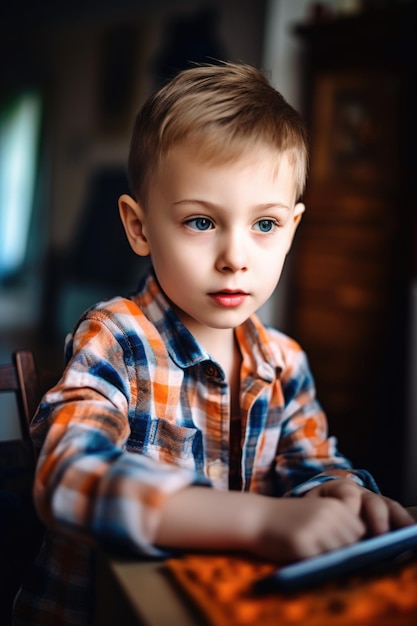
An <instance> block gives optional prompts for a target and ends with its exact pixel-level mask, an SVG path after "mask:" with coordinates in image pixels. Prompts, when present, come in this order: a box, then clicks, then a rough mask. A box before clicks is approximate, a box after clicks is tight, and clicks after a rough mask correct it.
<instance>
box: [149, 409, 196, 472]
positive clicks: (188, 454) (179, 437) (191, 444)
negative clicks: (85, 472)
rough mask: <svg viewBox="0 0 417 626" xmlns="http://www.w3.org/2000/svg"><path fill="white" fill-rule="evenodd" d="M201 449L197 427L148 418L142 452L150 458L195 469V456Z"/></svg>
mask: <svg viewBox="0 0 417 626" xmlns="http://www.w3.org/2000/svg"><path fill="white" fill-rule="evenodd" d="M198 450H201V432H200V431H199V430H198V428H185V427H184V426H177V425H176V424H173V423H172V422H168V421H167V420H164V419H152V420H150V424H149V430H148V436H147V441H146V443H145V445H144V447H143V452H144V453H145V454H147V455H148V456H151V457H152V458H155V459H158V460H160V461H165V462H167V463H174V464H175V465H179V466H180V467H184V468H187V469H195V468H196V466H197V465H198V463H196V459H195V456H196V454H198V453H197V451H198Z"/></svg>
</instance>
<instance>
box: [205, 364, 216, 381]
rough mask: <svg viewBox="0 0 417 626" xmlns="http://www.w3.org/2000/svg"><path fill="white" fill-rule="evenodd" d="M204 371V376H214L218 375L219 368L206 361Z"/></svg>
mask: <svg viewBox="0 0 417 626" xmlns="http://www.w3.org/2000/svg"><path fill="white" fill-rule="evenodd" d="M205 372H206V376H210V377H211V378H214V377H215V376H218V375H219V370H218V369H217V367H216V366H215V365H213V364H212V363H208V364H207V365H206V367H205Z"/></svg>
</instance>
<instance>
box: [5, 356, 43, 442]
mask: <svg viewBox="0 0 417 626" xmlns="http://www.w3.org/2000/svg"><path fill="white" fill-rule="evenodd" d="M6 391H8V392H14V394H15V396H16V401H17V407H18V413H19V422H20V430H21V434H22V439H24V440H26V441H30V436H29V424H30V421H31V419H32V417H33V416H34V414H35V411H36V409H37V406H38V404H39V402H40V399H41V396H42V386H41V381H40V378H39V373H38V370H37V367H36V362H35V357H34V354H33V352H32V351H30V350H17V351H16V352H14V353H13V355H12V361H11V362H10V363H6V364H2V365H0V392H6Z"/></svg>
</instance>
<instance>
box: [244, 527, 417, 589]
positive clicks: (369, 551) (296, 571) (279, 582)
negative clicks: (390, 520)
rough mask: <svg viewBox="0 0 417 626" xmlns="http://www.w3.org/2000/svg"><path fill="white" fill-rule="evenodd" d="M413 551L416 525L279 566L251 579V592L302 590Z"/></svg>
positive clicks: (404, 555) (416, 532)
mask: <svg viewBox="0 0 417 626" xmlns="http://www.w3.org/2000/svg"><path fill="white" fill-rule="evenodd" d="M415 550H417V524H412V525H411V526H406V527H404V528H400V529H398V530H392V531H390V532H388V533H385V534H383V535H378V536H377V537H371V538H369V539H363V540H362V541H358V542H357V543H354V544H351V545H349V546H346V547H344V548H338V549H337V550H332V551H330V552H325V553H324V554H321V555H319V556H316V557H312V558H308V559H304V560H302V561H297V562H296V563H291V564H290V565H286V566H284V567H280V568H279V569H277V570H276V571H275V572H273V573H272V574H270V575H268V576H266V577H263V578H260V579H259V580H257V581H256V582H255V585H254V591H255V592H258V593H268V592H271V591H302V590H304V589H307V588H309V587H313V586H316V585H318V584H321V583H324V582H327V581H329V580H332V579H334V578H336V577H339V576H344V575H346V574H352V573H354V572H357V571H358V570H362V569H364V568H367V567H369V566H372V565H378V564H383V563H384V562H386V561H388V562H389V563H394V562H396V560H397V558H398V557H401V558H405V557H406V556H407V555H408V553H410V555H411V554H412V553H413V552H414V551H415Z"/></svg>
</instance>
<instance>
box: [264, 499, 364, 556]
mask: <svg viewBox="0 0 417 626" xmlns="http://www.w3.org/2000/svg"><path fill="white" fill-rule="evenodd" d="M264 505H265V506H264ZM268 508H269V511H268ZM262 509H264V513H261V511H262ZM258 512H259V513H260V515H261V518H260V519H261V520H262V521H261V532H259V533H258V541H255V550H254V553H255V554H256V556H259V557H261V558H265V559H273V560H277V561H278V562H281V563H287V562H291V561H297V560H299V559H305V558H309V557H313V556H317V555H319V554H321V553H322V552H328V551H329V550H335V549H336V548H341V547H343V546H346V545H349V544H351V543H355V542H356V541H358V540H359V539H361V538H362V537H363V536H364V535H365V533H366V528H365V524H364V523H363V522H362V520H361V519H360V517H359V515H358V514H357V512H356V511H354V510H352V508H351V507H349V506H347V505H346V503H345V502H344V501H343V500H342V499H337V498H305V497H304V498H277V499H274V500H271V499H269V498H264V501H263V503H259V508H258Z"/></svg>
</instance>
